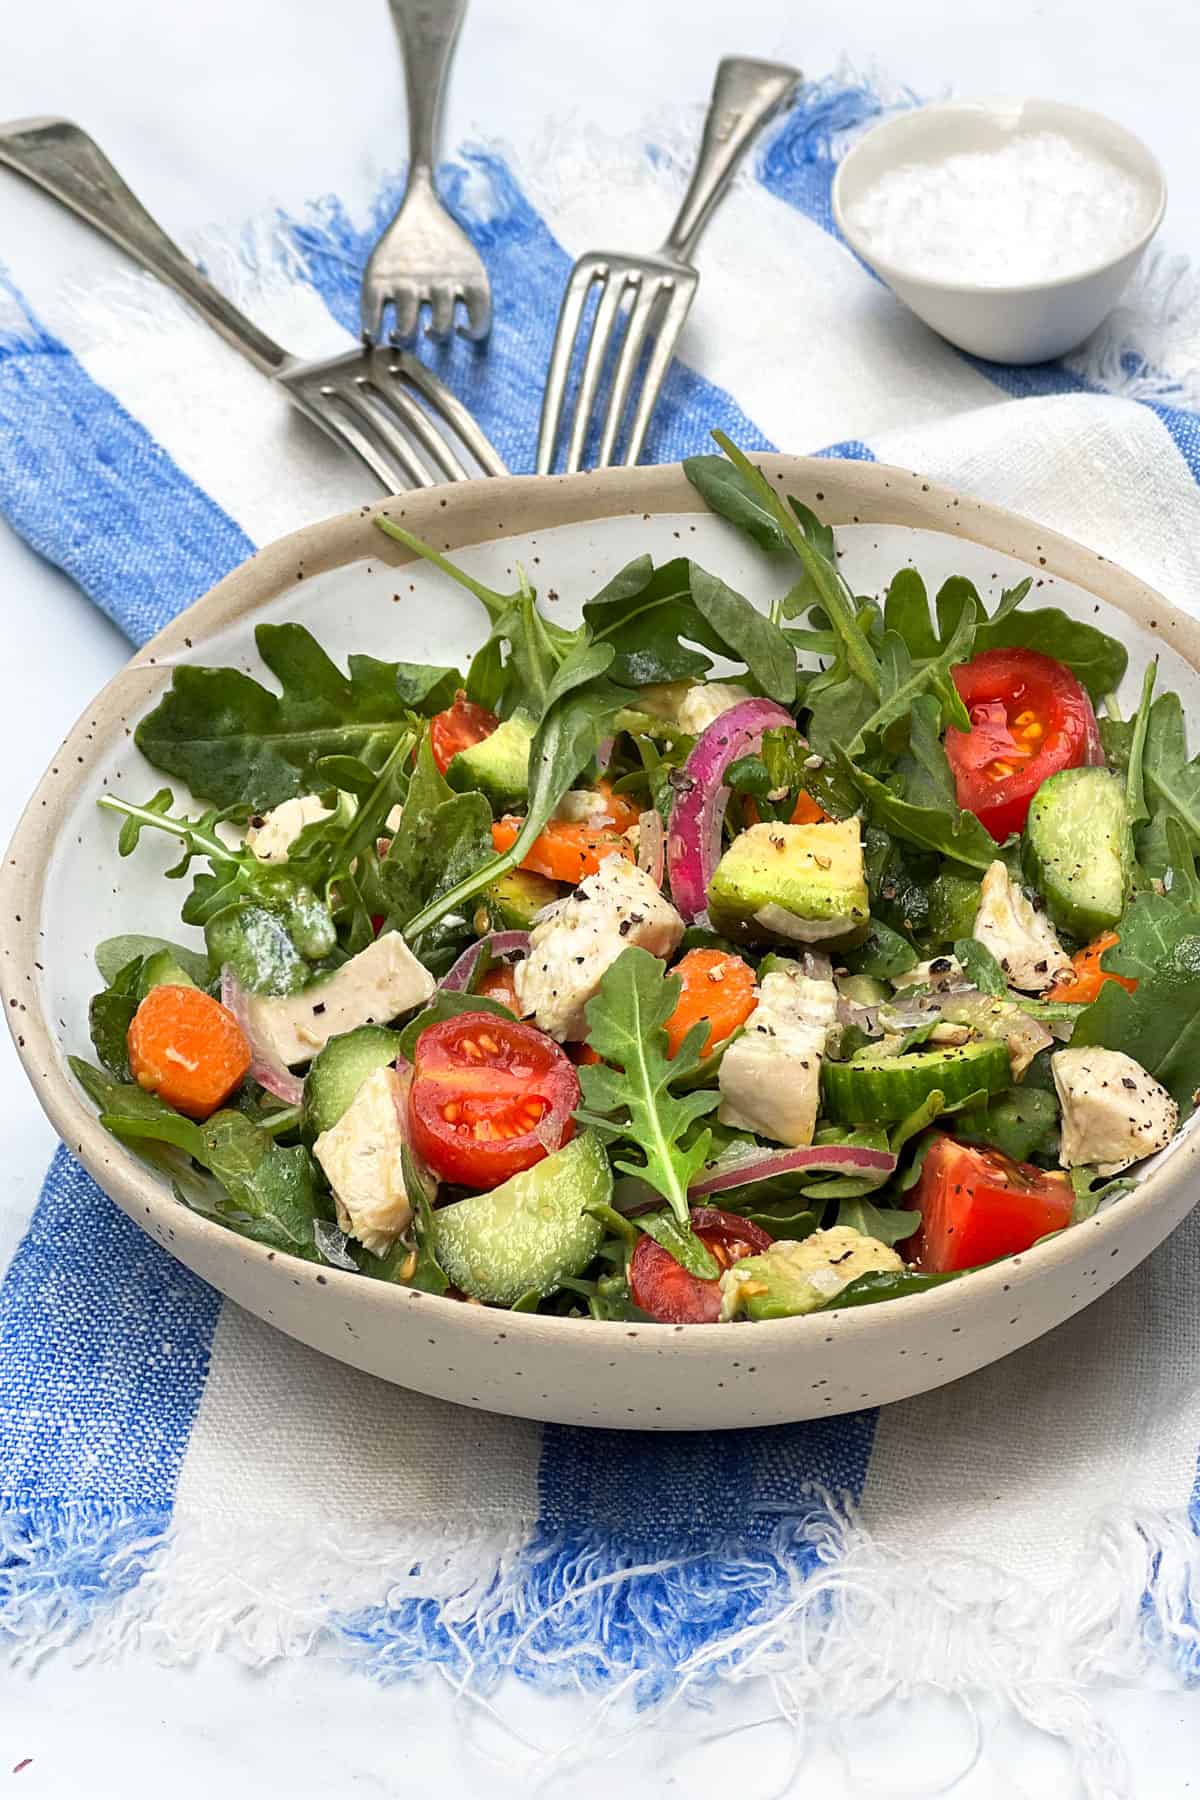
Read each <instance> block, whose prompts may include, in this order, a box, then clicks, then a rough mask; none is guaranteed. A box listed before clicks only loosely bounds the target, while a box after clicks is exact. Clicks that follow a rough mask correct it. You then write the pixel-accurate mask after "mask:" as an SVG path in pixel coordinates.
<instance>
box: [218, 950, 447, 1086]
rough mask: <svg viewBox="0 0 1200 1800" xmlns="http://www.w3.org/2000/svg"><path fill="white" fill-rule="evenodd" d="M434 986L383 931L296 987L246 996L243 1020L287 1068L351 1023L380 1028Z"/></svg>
mask: <svg viewBox="0 0 1200 1800" xmlns="http://www.w3.org/2000/svg"><path fill="white" fill-rule="evenodd" d="M435 986H436V983H435V982H434V979H433V976H432V975H431V974H430V973H429V971H428V969H426V968H424V967H423V966H422V964H421V963H419V962H418V961H417V959H416V957H415V956H414V955H413V953H412V951H411V950H410V949H409V947H408V945H407V944H406V943H405V941H404V939H403V938H402V937H401V935H400V933H399V932H398V931H385V932H384V934H383V936H382V937H379V938H376V940H375V942H374V943H373V944H369V945H368V946H367V948H366V949H365V950H360V951H359V953H358V955H357V956H352V957H351V958H350V960H349V962H346V963H343V964H342V966H341V968H340V969H335V970H334V972H333V974H332V975H326V976H325V977H324V978H323V979H322V980H320V981H314V982H313V983H312V984H311V985H310V986H309V987H306V988H302V989H301V991H300V992H299V993H298V994H284V995H282V996H280V997H279V998H271V997H269V996H267V995H265V994H251V995H250V996H249V997H248V999H247V1001H246V1019H247V1023H248V1025H249V1027H250V1031H251V1033H252V1035H253V1036H254V1038H255V1039H256V1040H257V1041H258V1042H259V1043H260V1044H261V1045H262V1046H263V1048H264V1049H266V1050H269V1051H271V1052H272V1053H273V1054H274V1055H275V1056H276V1057H278V1059H279V1061H280V1062H282V1063H286V1064H287V1065H288V1066H289V1067H295V1066H296V1065H297V1064H298V1063H306V1062H311V1061H312V1059H313V1057H314V1056H315V1055H316V1054H317V1051H318V1050H320V1049H322V1048H323V1047H324V1045H325V1044H327V1043H328V1042H329V1039H330V1038H331V1037H337V1036H338V1035H339V1034H340V1033H341V1032H343V1031H353V1030H354V1028H355V1026H356V1025H386V1024H388V1023H389V1021H390V1020H392V1019H395V1018H397V1017H398V1016H399V1015H400V1014H401V1013H404V1012H409V1011H410V1010H411V1009H412V1008H413V1007H414V1006H423V1005H424V1004H425V1002H426V1001H427V1000H428V999H429V998H430V996H431V994H432V993H433V990H434V987H435Z"/></svg>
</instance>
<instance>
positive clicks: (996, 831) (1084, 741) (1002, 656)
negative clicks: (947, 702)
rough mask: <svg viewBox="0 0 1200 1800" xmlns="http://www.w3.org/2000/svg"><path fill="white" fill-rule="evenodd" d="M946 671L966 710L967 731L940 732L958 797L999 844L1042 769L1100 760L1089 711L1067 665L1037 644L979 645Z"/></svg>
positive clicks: (1019, 821) (1024, 810)
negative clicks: (1030, 646) (1021, 647)
mask: <svg viewBox="0 0 1200 1800" xmlns="http://www.w3.org/2000/svg"><path fill="white" fill-rule="evenodd" d="M951 673H952V675H953V677H954V685H955V687H956V688H957V689H958V692H959V695H960V696H961V699H962V703H963V705H964V706H965V707H966V709H967V711H968V713H969V714H970V716H971V729H970V731H960V730H959V729H958V727H957V726H954V725H951V726H949V727H948V728H947V731H946V755H947V756H948V757H949V759H950V767H951V769H952V770H953V773H954V785H955V789H956V791H957V795H958V804H959V805H960V806H961V807H962V808H963V810H964V811H965V812H973V813H974V814H975V817H976V818H977V819H978V820H979V821H980V823H981V824H983V825H986V826H987V828H988V830H989V831H990V832H991V834H992V836H993V837H994V838H995V839H996V842H997V843H1000V844H1002V843H1003V842H1004V840H1005V838H1007V837H1010V836H1011V835H1012V833H1013V832H1014V831H1022V830H1023V829H1024V826H1025V819H1026V816H1027V814H1028V812H1029V802H1030V801H1031V800H1032V799H1033V796H1034V795H1035V794H1036V793H1037V791H1038V789H1039V788H1040V787H1041V785H1042V783H1043V781H1045V780H1046V778H1047V776H1049V775H1057V774H1058V772H1059V770H1060V769H1077V768H1079V767H1080V765H1081V764H1083V763H1102V762H1103V761H1104V753H1103V751H1102V750H1101V748H1100V734H1099V732H1098V730H1097V729H1096V715H1095V713H1094V712H1093V711H1092V703H1091V701H1090V700H1089V699H1088V697H1087V694H1086V693H1085V691H1084V689H1083V688H1082V687H1081V686H1080V685H1079V683H1078V681H1076V679H1075V677H1074V675H1072V673H1071V671H1070V669H1068V668H1066V667H1065V666H1064V664H1062V663H1060V662H1055V660H1054V658H1053V657H1052V656H1043V655H1042V654H1041V652H1040V651H1038V650H1017V649H1014V650H984V651H983V652H982V653H981V654H980V655H979V656H975V657H972V659H971V661H970V662H969V663H960V664H959V666H958V668H956V669H953V670H952V671H951Z"/></svg>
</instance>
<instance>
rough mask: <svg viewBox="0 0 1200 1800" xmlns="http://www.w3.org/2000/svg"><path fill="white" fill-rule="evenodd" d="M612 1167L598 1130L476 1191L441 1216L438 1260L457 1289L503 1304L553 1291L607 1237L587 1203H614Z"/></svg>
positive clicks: (436, 1232)
mask: <svg viewBox="0 0 1200 1800" xmlns="http://www.w3.org/2000/svg"><path fill="white" fill-rule="evenodd" d="M611 1195H612V1172H611V1170H610V1169H609V1166H608V1158H607V1156H606V1155H605V1153H604V1151H603V1149H602V1148H601V1145H600V1141H599V1139H598V1138H597V1137H595V1136H594V1134H593V1133H591V1132H584V1133H583V1135H582V1136H581V1137H576V1138H572V1139H571V1142H570V1143H569V1144H567V1145H566V1146H565V1148H564V1149H562V1150H556V1151H554V1152H553V1153H552V1154H551V1155H550V1156H547V1157H545V1158H544V1159H543V1160H542V1161H541V1162H540V1163H535V1164H534V1165H533V1167H532V1168H531V1169H524V1170H522V1172H521V1173H520V1174H519V1175H514V1176H512V1177H511V1179H510V1180H508V1181H505V1182H502V1183H501V1185H500V1186H499V1187H497V1188H493V1189H492V1191H491V1193H489V1194H471V1195H469V1196H468V1198H467V1199H466V1200H457V1201H455V1203H454V1204H453V1205H452V1206H443V1207H440V1208H439V1209H438V1211H437V1212H436V1213H435V1214H434V1244H435V1251H436V1255H437V1259H438V1262H439V1263H440V1264H441V1266H442V1268H443V1269H444V1270H445V1273H446V1275H447V1277H448V1279H449V1281H450V1283H451V1285H452V1286H454V1287H456V1288H459V1289H461V1291H462V1292H463V1293H464V1294H471V1295H473V1296H474V1298H475V1299H477V1300H487V1301H490V1302H491V1303H492V1304H493V1305H496V1306H512V1305H513V1303H514V1301H517V1300H520V1299H521V1297H522V1296H523V1295H525V1294H551V1293H553V1292H554V1290H555V1288H556V1287H557V1286H558V1285H559V1283H560V1282H561V1281H562V1280H563V1278H564V1277H565V1276H570V1275H580V1274H582V1273H583V1271H584V1269H586V1268H587V1266H588V1264H589V1263H590V1262H591V1260H592V1258H593V1257H594V1256H595V1254H596V1252H597V1251H598V1250H599V1248H600V1245H601V1242H602V1240H603V1238H604V1227H603V1225H601V1223H600V1221H599V1219H596V1218H594V1217H593V1216H592V1214H591V1213H589V1212H585V1211H584V1208H585V1207H587V1206H592V1205H597V1204H607V1202H608V1201H609V1199H610V1198H611Z"/></svg>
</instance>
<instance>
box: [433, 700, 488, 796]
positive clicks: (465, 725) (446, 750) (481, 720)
mask: <svg viewBox="0 0 1200 1800" xmlns="http://www.w3.org/2000/svg"><path fill="white" fill-rule="evenodd" d="M499 723H500V721H499V719H498V718H497V717H496V715H495V713H492V712H489V711H488V709H487V707H486V706H476V704H475V702H474V701H473V700H468V699H467V696H466V695H465V694H464V693H463V691H462V689H461V688H460V689H459V690H458V693H457V694H455V696H454V705H453V706H448V707H447V708H446V710H445V712H440V713H434V715H433V717H432V719H430V721H429V748H430V749H431V750H432V751H433V760H434V762H435V763H436V764H437V766H438V768H439V769H440V771H441V773H442V774H443V775H444V774H445V773H446V770H447V769H448V768H449V767H450V764H451V762H452V761H453V760H454V758H455V757H456V756H457V755H458V753H459V751H460V750H469V749H470V748H471V745H472V744H482V742H483V740H484V738H487V737H491V735H492V733H493V731H495V729H496V727H497V726H498V725H499Z"/></svg>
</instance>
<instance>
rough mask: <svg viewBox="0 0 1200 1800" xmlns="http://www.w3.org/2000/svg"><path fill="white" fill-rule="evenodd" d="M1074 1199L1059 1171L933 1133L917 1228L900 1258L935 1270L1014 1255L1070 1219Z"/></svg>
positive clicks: (916, 1200)
mask: <svg viewBox="0 0 1200 1800" xmlns="http://www.w3.org/2000/svg"><path fill="white" fill-rule="evenodd" d="M1074 1199H1075V1196H1074V1194H1073V1193H1072V1191H1071V1184H1070V1182H1069V1181H1068V1180H1067V1178H1066V1177H1065V1176H1064V1175H1048V1174H1047V1173H1046V1171H1045V1170H1044V1169H1035V1168H1034V1166H1033V1164H1032V1163H1022V1162H1014V1161H1013V1159H1012V1157H1011V1156H1005V1155H1004V1154H1003V1152H1002V1151H999V1150H976V1149H974V1148H972V1147H970V1146H968V1145H966V1144H959V1143H956V1142H955V1140H954V1139H953V1138H949V1137H938V1138H935V1140H934V1142H933V1143H932V1145H931V1146H930V1148H929V1150H928V1152H927V1154H926V1157H925V1162H924V1164H923V1166H922V1169H921V1179H920V1180H919V1181H918V1183H917V1186H916V1189H915V1190H914V1195H913V1205H914V1206H915V1207H917V1208H918V1209H919V1211H920V1214H921V1228H920V1230H919V1231H918V1232H917V1234H916V1236H915V1237H913V1238H910V1239H909V1241H908V1244H907V1245H906V1246H905V1247H904V1252H903V1254H904V1257H905V1261H906V1262H911V1263H915V1264H916V1266H917V1268H919V1269H923V1270H925V1271H926V1272H930V1273H932V1272H940V1271H943V1270H949V1269H976V1268H978V1267H979V1265H980V1264H981V1263H988V1262H995V1260H996V1258H997V1257H999V1256H1017V1255H1019V1254H1020V1253H1021V1251H1022V1250H1028V1249H1029V1248H1030V1246H1031V1245H1033V1244H1035V1243H1036V1242H1037V1240H1038V1239H1039V1238H1041V1237H1045V1236H1046V1234H1047V1232H1051V1231H1060V1230H1061V1229H1062V1227H1063V1226H1064V1225H1068V1224H1069V1223H1070V1220H1071V1208H1072V1206H1073V1204H1074Z"/></svg>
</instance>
